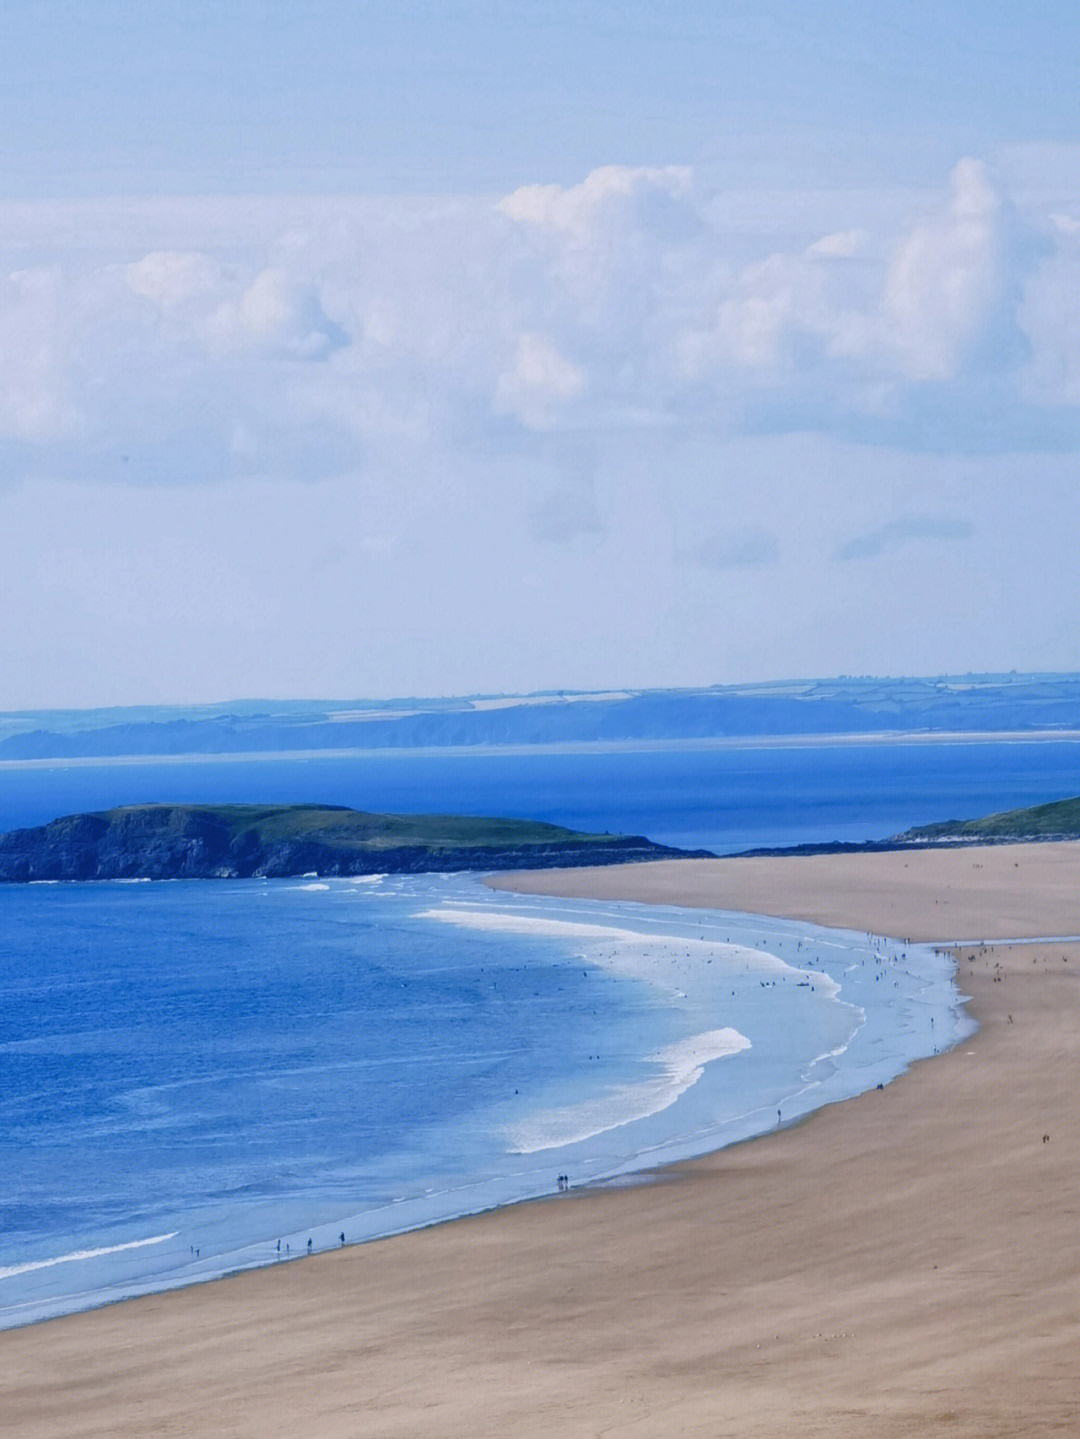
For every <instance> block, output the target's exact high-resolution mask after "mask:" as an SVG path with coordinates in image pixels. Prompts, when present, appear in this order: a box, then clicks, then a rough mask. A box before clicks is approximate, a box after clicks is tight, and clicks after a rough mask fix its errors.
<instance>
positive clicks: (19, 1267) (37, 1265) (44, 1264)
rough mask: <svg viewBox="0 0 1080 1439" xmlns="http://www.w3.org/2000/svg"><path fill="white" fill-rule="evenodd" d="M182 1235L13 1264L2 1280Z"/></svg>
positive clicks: (157, 1236)
mask: <svg viewBox="0 0 1080 1439" xmlns="http://www.w3.org/2000/svg"><path fill="white" fill-rule="evenodd" d="M179 1233H180V1231H179V1229H174V1230H173V1231H172V1233H171V1234H155V1235H154V1236H153V1238H151V1239H129V1240H128V1242H127V1243H126V1244H110V1245H108V1246H107V1247H106V1248H105V1249H75V1250H73V1251H72V1252H71V1253H70V1254H58V1255H57V1256H56V1258H55V1259H35V1260H33V1261H32V1262H31V1263H29V1264H11V1265H9V1266H8V1267H7V1268H6V1269H4V1268H0V1279H10V1278H11V1277H12V1275H14V1274H29V1273H30V1271H31V1270H32V1269H51V1268H52V1266H53V1265H54V1264H73V1263H74V1262H75V1261H76V1260H77V1259H99V1258H100V1257H101V1255H103V1254H119V1253H120V1251H121V1250H122V1249H144V1248H145V1247H146V1245H148V1244H164V1243H165V1241H166V1240H167V1239H175V1238H176V1236H177V1235H178V1234H179Z"/></svg>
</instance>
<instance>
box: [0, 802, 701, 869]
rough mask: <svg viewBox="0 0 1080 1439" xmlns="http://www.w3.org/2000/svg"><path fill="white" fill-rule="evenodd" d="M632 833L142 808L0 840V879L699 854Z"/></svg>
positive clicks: (274, 808) (317, 810)
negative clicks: (590, 832)
mask: <svg viewBox="0 0 1080 1439" xmlns="http://www.w3.org/2000/svg"><path fill="white" fill-rule="evenodd" d="M707 856H708V851H702V850H698V851H694V852H692V853H691V852H690V851H687V850H679V849H672V848H670V847H668V846H665V845H660V844H653V843H652V842H651V841H650V840H648V839H644V838H642V837H640V836H636V835H633V836H627V835H610V834H582V833H579V832H578V831H576V830H571V829H563V828H562V827H561V826H559V825H554V824H542V823H537V822H534V821H531V820H519V819H478V818H473V817H469V816H455V815H394V814H366V813H363V812H361V811H359V810H354V809H346V808H343V807H341V806H337V805H201V804H142V805H130V806H124V807H121V808H118V809H109V810H103V811H100V812H97V813H92V814H76V815H69V816H67V817H65V818H63V819H55V820H53V821H52V822H51V823H50V824H45V825H39V826H38V827H37V828H34V829H20V830H12V831H10V832H9V833H8V834H4V835H0V881H10V882H15V883H30V882H33V881H41V880H91V879H245V878H251V877H265V878H282V877H286V876H290V875H304V874H315V875H327V876H333V875H362V874H377V873H394V874H418V873H422V872H425V871H428V872H430V871H449V870H487V869H503V870H506V869H543V868H550V867H553V866H559V867H567V866H578V865H595V864H620V863H626V862H629V861H633V860H646V859H671V858H678V857H685V858H689V857H698V858H701V857H707Z"/></svg>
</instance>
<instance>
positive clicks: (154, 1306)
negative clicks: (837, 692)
mask: <svg viewBox="0 0 1080 1439" xmlns="http://www.w3.org/2000/svg"><path fill="white" fill-rule="evenodd" d="M497 882H498V883H500V884H503V885H505V886H506V887H513V888H515V889H522V890H524V889H528V890H529V891H530V892H544V893H553V894H561V895H569V896H578V895H581V896H591V897H596V898H605V899H634V900H641V901H648V902H654V903H669V904H678V905H701V906H704V907H709V908H730V909H739V910H744V911H754V912H760V913H768V914H773V915H783V916H788V917H794V918H805V919H808V920H813V921H816V922H820V923H824V924H828V925H834V926H842V927H849V928H855V929H871V930H874V931H876V932H879V933H889V934H893V935H895V936H897V937H908V938H912V939H928V940H950V939H965V940H974V939H984V938H985V939H1008V938H1016V939H1031V938H1033V937H1038V936H1060V935H1070V934H1071V935H1077V934H1080V844H1042V845H1027V846H1000V847H993V848H980V849H962V850H955V851H946V850H935V851H926V852H919V853H911V852H906V853H896V854H867V855H832V856H815V857H810V858H784V859H753V860H740V859H732V860H716V861H672V862H664V863H658V864H650V865H641V866H627V867H625V868H614V869H604V870H590V871H584V870H581V871H566V872H549V873H546V874H542V875H514V876H508V877H506V878H505V879H503V880H499V881H497ZM958 966H959V970H960V975H959V984H960V987H961V989H962V991H963V992H964V993H966V994H969V995H971V996H972V1011H973V1013H974V1015H975V1017H976V1018H977V1019H978V1021H979V1024H980V1029H979V1032H978V1034H977V1035H976V1036H975V1037H974V1039H973V1040H971V1041H970V1042H968V1043H965V1044H963V1045H961V1046H960V1048H959V1049H956V1050H953V1051H951V1052H950V1053H948V1054H945V1055H942V1056H939V1057H936V1058H933V1059H930V1060H926V1061H923V1062H922V1063H920V1064H918V1065H916V1066H915V1067H914V1069H913V1070H912V1071H911V1072H909V1073H908V1074H907V1075H905V1076H903V1077H902V1078H900V1079H899V1080H897V1081H896V1082H894V1083H893V1084H890V1085H889V1086H887V1087H886V1088H885V1089H884V1090H881V1091H872V1092H870V1093H868V1094H865V1095H862V1096H860V1097H859V1098H858V1099H854V1100H850V1101H847V1102H845V1103H843V1104H839V1105H836V1106H833V1107H832V1108H829V1109H825V1110H822V1111H820V1112H818V1113H817V1114H815V1115H813V1116H812V1117H811V1118H810V1119H809V1120H807V1121H806V1122H805V1123H803V1124H801V1125H799V1126H797V1127H794V1128H790V1129H784V1130H781V1131H778V1132H777V1133H775V1134H771V1135H769V1136H766V1137H764V1138H761V1139H757V1140H754V1141H751V1142H749V1143H746V1144H742V1145H739V1146H736V1147H733V1148H731V1149H728V1150H724V1151H721V1152H720V1153H718V1154H714V1155H711V1156H708V1157H706V1158H704V1159H701V1160H697V1161H694V1162H692V1163H689V1164H685V1165H680V1166H678V1167H676V1168H673V1169H670V1170H666V1171H663V1172H662V1173H660V1174H658V1175H657V1176H655V1178H654V1179H653V1180H652V1181H651V1182H646V1183H642V1184H638V1185H635V1186H632V1187H620V1188H612V1189H597V1190H592V1191H584V1190H583V1191H571V1192H570V1193H569V1194H566V1195H553V1196H552V1197H551V1198H550V1199H548V1200H544V1201H538V1202H533V1203H529V1204H523V1205H519V1206H517V1207H515V1208H511V1209H505V1210H501V1211H497V1212H493V1213H489V1214H486V1215H481V1216H478V1217H476V1218H473V1219H465V1220H459V1221H456V1222H454V1223H451V1224H447V1225H443V1226H441V1227H438V1228H433V1229H430V1230H426V1231H423V1232H421V1233H417V1234H412V1235H404V1236H401V1237H399V1238H395V1239H389V1240H383V1241H379V1242H377V1243H373V1244H370V1245H366V1246H361V1247H357V1248H353V1249H345V1250H342V1251H340V1252H337V1253H327V1254H322V1255H316V1256H314V1257H313V1258H311V1259H304V1260H301V1261H298V1262H295V1263H292V1264H289V1265H285V1266H282V1267H280V1268H275V1269H269V1270H261V1271H257V1272H252V1273H247V1274H243V1275H237V1276H235V1277H232V1278H229V1279H224V1280H220V1281H217V1282H215V1283H212V1284H205V1285H200V1286H197V1287H193V1288H191V1289H187V1290H183V1291H180V1292H177V1293H173V1294H169V1295H162V1296H151V1297H148V1298H144V1299H136V1300H131V1301H129V1302H127V1303H124V1304H120V1305H114V1306H112V1307H110V1308H107V1309H104V1310H100V1311H97V1312H94V1313H89V1314H81V1315H74V1316H71V1317H68V1318H64V1319H58V1320H52V1321H50V1322H48V1323H44V1324H40V1325H36V1326H33V1327H31V1328H27V1329H22V1330H15V1331H10V1332H7V1333H3V1334H0V1420H2V1427H3V1432H4V1434H5V1435H7V1436H61V1435H63V1436H90V1435H101V1436H105V1435H109V1436H135V1435H140V1436H142V1435H147V1434H164V1435H207V1436H210V1435H213V1436H293V1435H296V1436H299V1435H303V1436H305V1439H308V1436H313V1435H318V1436H327V1439H336V1436H346V1435H348V1436H363V1435H370V1436H420V1435H425V1436H457V1435H461V1436H465V1435H469V1436H475V1435H514V1436H519V1435H520V1436H539V1435H549V1434H553V1433H559V1434H560V1435H569V1436H586V1435H589V1436H592V1435H627V1436H646V1435H648V1436H657V1435H664V1436H666V1435H702V1436H705V1435H708V1436H715V1435H721V1434H723V1435H762V1436H765V1435H768V1436H775V1435H823V1436H824V1435H828V1436H830V1439H844V1436H848V1435H852V1436H854V1435H860V1436H861V1435H874V1436H883V1439H889V1436H908V1435H925V1434H928V1433H935V1434H936V1433H942V1434H949V1435H962V1436H980V1439H981V1436H989V1435H1043V1434H1051V1433H1060V1434H1074V1433H1077V1432H1080V1359H1078V1355H1080V1154H1078V1148H1080V1137H1078V1126H1077V1100H1076V1083H1077V1079H1078V1077H1080V944H1076V943H1066V942H1060V941H1058V942H1053V943H1047V942H1043V943H1036V944H1012V945H1004V944H1002V945H996V946H989V947H982V946H980V947H978V948H966V949H964V950H962V951H961V952H960V954H959V958H958Z"/></svg>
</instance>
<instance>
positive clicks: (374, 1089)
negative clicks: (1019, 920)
mask: <svg viewBox="0 0 1080 1439" xmlns="http://www.w3.org/2000/svg"><path fill="white" fill-rule="evenodd" d="M0 921H2V930H3V934H4V937H5V960H4V971H5V973H4V994H5V1003H4V1008H3V1018H2V1028H0V1065H2V1072H3V1076H4V1083H3V1086H2V1089H0V1173H2V1174H3V1183H2V1189H0V1231H2V1252H0V1325H3V1324H7V1325H10V1324H13V1323H23V1322H29V1321H31V1320H34V1319H38V1318H42V1317H46V1316H48V1315H49V1314H53V1313H61V1312H65V1311H68V1310H71V1309H75V1308H80V1307H86V1306H88V1305H93V1304H97V1303H101V1302H104V1301H105V1300H107V1299H112V1298H118V1297H122V1296H124V1295H127V1294H132V1293H137V1292H140V1291H143V1290H147V1289H161V1288H167V1287H170V1286H173V1285H176V1284H183V1283H190V1282H193V1281H194V1280H197V1279H199V1278H206V1277H210V1276H212V1275H215V1274H219V1273H223V1272H226V1271H229V1270H233V1269H236V1268H242V1267H247V1266H251V1265H257V1264H266V1263H277V1262H285V1260H286V1259H288V1258H293V1257H296V1256H302V1255H303V1254H304V1253H306V1252H307V1243H308V1240H309V1239H310V1240H311V1241H312V1246H313V1247H314V1248H316V1249H322V1248H325V1247H329V1246H333V1245H335V1244H337V1243H339V1242H340V1239H339V1235H340V1234H342V1233H343V1234H344V1235H345V1236H346V1239H347V1240H348V1241H349V1242H354V1241H356V1240H360V1239H364V1238H367V1237H371V1236H374V1235H378V1234H384V1233H390V1232H395V1231H397V1230H401V1229H404V1228H408V1227H412V1226H415V1225H418V1224H424V1223H429V1222H433V1221H435V1220H437V1219H442V1218H446V1217H450V1216H452V1215H456V1214H461V1213H466V1212H472V1211H475V1210H478V1209H482V1208H486V1207H489V1206H491V1205H495V1204H500V1203H505V1202H508V1201H511V1200H517V1199H522V1198H527V1197H530V1196H536V1195H540V1194H546V1193H551V1192H552V1191H553V1190H555V1188H556V1182H557V1178H558V1175H559V1174H562V1173H567V1174H569V1175H570V1177H571V1179H572V1181H573V1182H574V1183H582V1182H585V1181H588V1180H594V1179H597V1178H601V1177H605V1176H607V1177H612V1176H616V1175H620V1174H623V1173H626V1172H632V1171H634V1170H635V1169H640V1168H642V1167H645V1166H648V1165H651V1164H655V1163H657V1162H659V1161H661V1160H664V1159H673V1158H678V1157H683V1156H685V1155H688V1154H693V1153H701V1152H704V1151H706V1150H708V1149H711V1148H714V1147H717V1146H718V1145H720V1144H723V1143H727V1142H730V1141H731V1140H734V1139H737V1138H741V1137H744V1136H746V1135H748V1134H753V1133H756V1132H760V1131H761V1130H762V1129H765V1128H770V1127H772V1126H773V1125H774V1124H776V1123H777V1122H778V1119H779V1118H780V1116H781V1114H782V1116H783V1118H785V1119H794V1118H796V1117H797V1116H798V1115H799V1114H801V1113H805V1112H806V1111H807V1110H808V1109H810V1108H813V1107H815V1106H816V1105H818V1104H820V1103H824V1102H828V1101H830V1100H833V1099H837V1098H841V1097H844V1096H845V1095H848V1094H853V1093H857V1092H860V1091H861V1090H862V1089H865V1088H867V1087H869V1086H870V1085H872V1084H873V1083H876V1082H879V1081H880V1082H884V1081H886V1080H888V1079H890V1078H892V1077H893V1076H894V1075H895V1074H897V1073H899V1072H900V1071H901V1070H902V1069H903V1068H904V1067H905V1066H906V1064H907V1063H908V1062H910V1060H911V1059H912V1058H914V1057H916V1056H918V1055H921V1054H927V1053H930V1052H932V1050H933V1049H934V1048H935V1047H937V1046H942V1047H944V1046H946V1045H948V1044H950V1043H952V1042H954V1040H955V1039H956V1038H957V1037H958V1036H960V1035H961V1034H963V1033H965V1032H966V1021H965V1019H964V1017H963V1011H962V1007H961V1005H960V1004H959V1001H958V997H957V994H956V992H955V989H954V987H953V985H952V982H951V977H950V966H949V963H948V962H947V961H946V960H945V959H944V958H943V957H941V956H939V955H935V954H934V953H933V952H932V951H930V950H925V949H912V950H911V951H910V952H908V951H902V950H901V949H900V947H899V946H895V945H894V946H885V945H884V944H882V943H881V942H876V943H875V942H874V941H871V940H870V939H869V938H868V937H867V936H855V935H843V934H837V933H833V932H827V931H810V930H808V929H807V928H806V926H802V925H795V924H783V923H780V922H775V921H772V922H770V921H762V920H758V919H755V918H753V917H746V916H743V917H740V916H731V915H718V914H701V913H693V912H682V911H677V910H664V909H659V910H657V909H653V908H651V907H646V906H633V905H623V906H613V905H598V904H583V903H581V902H569V901H567V902H563V901H551V900H541V899H536V898H531V897H514V896H507V895H502V894H499V895H496V894H495V893H493V892H492V891H489V890H487V889H486V888H484V887H483V885H482V884H481V883H480V882H479V881H478V880H476V879H475V878H472V877H468V876H419V877H407V878H404V877H385V878H382V879H380V880H376V881H374V882H367V883H356V882H352V881H348V880H338V881H330V882H324V881H317V880H307V881H295V882H294V881H284V880H283V881H256V880H250V881H235V882H232V881H208V882H198V881H186V882H184V881H182V882H176V883H165V884H138V883H134V884H132V883H127V884H125V883H102V884H72V885H32V886H8V887H5V888H3V889H0ZM279 1244H280V1246H281V1248H280V1249H279V1248H278V1246H279ZM279 1256H280V1257H279Z"/></svg>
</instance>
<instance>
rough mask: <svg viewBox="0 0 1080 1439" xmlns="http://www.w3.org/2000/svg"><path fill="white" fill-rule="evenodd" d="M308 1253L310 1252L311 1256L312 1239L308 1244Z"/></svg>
mask: <svg viewBox="0 0 1080 1439" xmlns="http://www.w3.org/2000/svg"><path fill="white" fill-rule="evenodd" d="M307 1252H308V1253H309V1254H310V1253H311V1240H310V1239H309V1240H308V1242H307Z"/></svg>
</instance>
